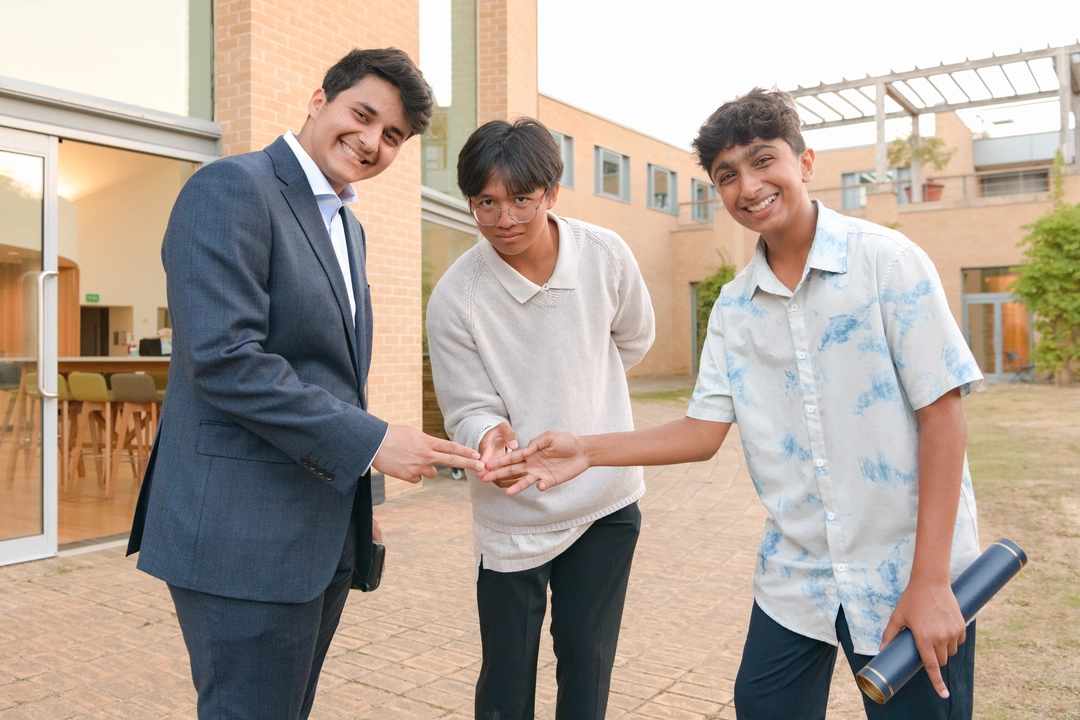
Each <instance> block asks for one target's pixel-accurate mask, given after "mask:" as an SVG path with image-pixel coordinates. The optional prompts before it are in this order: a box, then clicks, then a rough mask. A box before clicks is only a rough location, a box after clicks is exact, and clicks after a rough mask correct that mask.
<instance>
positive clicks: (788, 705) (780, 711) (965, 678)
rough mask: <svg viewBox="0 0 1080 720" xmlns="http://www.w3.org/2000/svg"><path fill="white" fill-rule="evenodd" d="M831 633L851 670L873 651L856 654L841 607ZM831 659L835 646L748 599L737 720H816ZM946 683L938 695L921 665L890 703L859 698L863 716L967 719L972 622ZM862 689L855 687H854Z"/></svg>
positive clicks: (946, 670) (945, 673) (944, 672)
mask: <svg viewBox="0 0 1080 720" xmlns="http://www.w3.org/2000/svg"><path fill="white" fill-rule="evenodd" d="M836 635H837V639H838V640H840V645H841V646H842V647H843V648H844V654H845V655H846V656H847V660H848V665H850V666H851V672H852V673H853V674H854V673H857V672H859V670H861V669H862V666H863V665H865V664H866V663H868V662H870V660H871V659H872V657H873V656H872V655H856V654H855V651H854V648H853V647H852V643H851V634H850V632H849V631H848V626H847V622H846V621H845V620H844V610H843V608H841V609H840V612H839V614H838V615H837V617H836ZM835 664H836V646H835V645H830V644H829V643H827V642H821V641H819V640H813V639H811V638H808V637H806V636H804V635H799V634H798V633H795V632H792V631H791V630H788V629H787V628H785V627H783V626H781V625H780V624H779V623H777V622H776V621H775V620H773V619H772V618H770V617H769V616H768V615H766V614H765V612H764V611H763V610H762V609H761V608H759V607H758V604H757V603H754V609H753V611H752V612H751V614H750V630H749V631H748V633H747V635H746V646H745V647H744V648H743V657H742V664H741V665H740V666H739V674H738V676H737V677H736V679H735V713H736V716H737V717H738V718H739V719H740V720H775V719H779V718H783V719H784V720H819V719H820V718H824V717H825V709H826V707H827V706H828V703H829V684H830V683H831V681H832V676H833V667H834V665H835ZM941 677H942V679H943V680H945V685H946V687H948V688H949V698H948V699H947V700H943V699H942V698H941V697H940V696H938V694H937V691H936V690H934V686H933V684H932V683H931V682H930V677H929V676H928V675H927V674H926V670H919V672H918V673H917V674H916V675H915V677H913V678H912V679H911V680H910V681H909V682H908V684H907V685H905V686H904V687H903V688H901V689H900V690H899V691H897V693H896V695H895V696H893V698H892V699H891V700H889V702H887V703H886V704H884V705H878V704H877V703H875V702H874V701H873V700H871V699H870V698H868V697H866V696H865V695H864V696H863V706H864V707H865V708H866V717H868V718H870V720H968V719H969V718H970V717H971V702H972V686H973V683H974V677H975V623H974V622H972V623H971V624H970V625H968V628H967V639H966V640H965V641H964V644H963V645H961V646H960V647H959V649H958V650H957V652H956V655H954V656H952V657H951V658H949V662H948V663H947V664H946V665H945V667H943V668H941ZM860 694H861V693H860Z"/></svg>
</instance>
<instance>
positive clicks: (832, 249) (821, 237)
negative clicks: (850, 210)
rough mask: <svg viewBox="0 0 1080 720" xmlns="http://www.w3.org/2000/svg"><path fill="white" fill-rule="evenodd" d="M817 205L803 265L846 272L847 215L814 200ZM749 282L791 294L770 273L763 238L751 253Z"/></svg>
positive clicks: (766, 290) (815, 268) (784, 293)
mask: <svg viewBox="0 0 1080 720" xmlns="http://www.w3.org/2000/svg"><path fill="white" fill-rule="evenodd" d="M814 203H815V204H816V205H817V228H816V229H815V231H814V242H813V244H812V245H811V246H810V254H809V255H807V257H806V267H807V268H810V269H814V270H822V271H825V272H833V273H846V272H847V250H848V219H847V217H846V216H844V215H841V214H840V213H838V212H836V211H834V210H830V209H829V208H827V207H825V206H824V205H822V204H821V201H820V200H814ZM753 263H754V268H753V278H752V280H753V285H754V287H755V288H761V289H762V290H764V291H765V292H768V293H772V294H774V295H785V296H789V295H791V291H790V290H789V289H788V288H787V287H785V286H784V284H783V283H781V282H780V281H779V280H778V279H777V278H776V275H774V274H773V272H772V269H771V268H770V267H769V261H768V258H767V257H766V255H765V240H764V238H760V237H759V238H758V241H757V250H756V251H755V253H754V260H753Z"/></svg>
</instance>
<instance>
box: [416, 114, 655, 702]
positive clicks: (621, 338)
mask: <svg viewBox="0 0 1080 720" xmlns="http://www.w3.org/2000/svg"><path fill="white" fill-rule="evenodd" d="M457 169H458V185H459V187H460V188H461V192H462V194H463V195H464V196H465V197H466V198H468V200H469V206H470V209H471V211H472V214H473V216H474V218H475V219H476V222H477V225H478V226H479V229H480V232H481V234H482V235H483V236H484V240H482V241H481V242H480V243H478V244H477V245H476V246H474V247H473V248H471V249H470V250H468V251H467V252H466V253H465V254H464V255H462V257H460V258H459V259H458V260H457V261H456V262H455V263H454V265H453V266H451V268H450V269H449V270H448V271H447V272H446V274H445V275H444V276H443V277H442V278H441V279H440V280H439V283H438V284H437V285H436V287H435V289H434V290H433V291H432V293H431V299H430V301H429V303H428V311H427V337H428V348H429V352H430V357H431V370H432V376H433V379H434V383H435V390H436V393H437V395H438V399H439V405H440V407H441V408H442V411H443V415H444V418H445V422H446V429H447V433H448V434H449V436H450V437H451V438H452V439H453V440H455V441H456V442H458V443H460V444H461V445H464V446H467V447H470V448H476V449H478V451H479V452H480V454H481V457H480V462H481V463H482V464H483V463H486V462H489V461H490V460H491V459H492V458H494V457H498V456H499V455H502V454H504V453H505V452H507V451H508V450H510V449H513V448H515V447H517V443H516V437H517V435H518V434H520V435H521V436H522V437H525V438H533V437H536V436H537V435H539V434H540V433H541V432H543V431H544V430H547V429H549V428H552V427H554V428H560V429H565V430H569V431H572V432H577V433H583V434H588V433H604V432H616V431H627V430H632V429H633V426H634V425H633V418H632V415H631V409H630V397H629V392H628V389H627V383H626V371H627V369H629V368H630V367H632V366H634V365H635V364H637V362H638V361H640V360H641V358H642V357H643V356H644V355H645V352H646V351H647V350H648V349H649V347H650V345H651V344H652V341H653V337H654V320H653V311H652V305H651V303H650V301H649V293H648V291H647V290H646V288H645V282H644V280H643V279H642V277H641V273H640V271H639V270H638V266H637V263H636V262H635V260H634V256H633V255H632V253H631V252H630V249H629V248H628V247H627V246H626V243H624V242H623V240H622V239H621V238H620V237H619V236H618V235H616V234H615V233H613V232H611V231H610V230H605V229H604V228H600V227H596V226H594V225H589V224H587V223H583V222H580V221H577V220H571V219H568V218H563V217H558V216H556V215H555V214H553V213H552V212H551V209H552V207H553V206H554V205H555V201H556V199H557V198H558V194H559V179H560V177H561V176H562V171H563V163H562V158H561V154H560V152H559V148H558V146H557V145H556V144H555V141H554V139H553V138H552V135H551V133H550V132H549V131H548V129H547V128H545V127H544V126H543V125H541V124H540V123H539V122H537V121H535V120H531V119H520V120H517V121H515V122H513V123H509V122H505V121H501V120H497V121H493V122H490V123H487V124H485V125H484V126H482V127H480V128H479V129H478V130H476V132H474V133H473V134H472V136H471V137H470V138H469V139H468V141H467V142H466V143H465V145H464V147H463V148H462V149H461V153H460V155H459V158H458V168H457ZM585 475H586V477H584V478H582V482H579V483H574V484H571V485H566V486H562V487H560V488H557V489H556V490H555V491H552V492H547V493H540V492H537V491H535V490H533V491H530V492H525V493H522V494H519V495H516V496H514V497H509V496H507V495H506V494H505V493H504V492H502V491H501V490H500V489H499V488H497V487H495V486H493V485H490V484H485V483H483V482H480V480H479V479H478V478H477V476H476V474H475V473H474V472H471V471H469V472H468V476H469V490H470V495H471V499H472V507H473V539H474V547H475V552H476V564H477V584H476V599H477V608H478V611H479V619H480V636H481V643H482V646H483V662H482V666H481V670H480V676H479V679H478V681H477V685H476V699H475V712H476V717H477V718H481V719H484V720H511V719H512V720H524V719H527V718H532V717H533V706H534V697H535V689H536V664H537V656H538V652H539V646H540V634H541V627H542V624H543V620H544V614H545V611H546V608H547V591H548V588H549V586H550V589H551V634H552V637H553V641H554V650H555V655H556V657H557V659H558V664H557V667H556V678H557V682H558V697H557V700H556V717H557V718H559V720H571V719H573V718H580V719H581V720H595V719H596V718H602V717H604V714H605V712H606V707H607V699H608V688H609V684H610V680H611V670H612V666H613V664H614V661H615V650H616V645H617V642H618V635H619V625H620V622H621V619H622V610H623V601H624V599H625V596H626V587H627V580H628V578H629V574H630V565H631V561H632V559H633V555H634V547H635V545H636V543H637V538H638V533H639V530H640V527H641V513H640V511H639V510H638V507H637V500H638V498H640V497H641V495H642V493H644V491H645V485H644V481H643V472H642V468H640V467H630V468H616V467H598V468H593V469H591V470H589V471H588V472H586V473H585Z"/></svg>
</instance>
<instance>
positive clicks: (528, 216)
mask: <svg viewBox="0 0 1080 720" xmlns="http://www.w3.org/2000/svg"><path fill="white" fill-rule="evenodd" d="M545 198H547V193H544V197H542V198H540V202H538V203H536V204H535V205H533V204H532V201H531V200H527V201H525V202H516V203H514V204H513V205H511V206H510V207H508V208H506V214H507V216H508V217H509V218H510V219H511V220H513V221H514V222H515V223H518V224H519V225H525V224H526V223H531V222H532V221H533V220H535V219H536V215H537V213H539V212H540V206H541V205H543V204H544V199H545ZM469 205H472V203H471V202H470V203H469ZM502 214H503V208H501V207H499V206H497V205H481V206H479V207H474V208H472V216H473V218H475V219H476V222H477V224H478V225H483V226H484V227H491V226H492V225H498V223H499V219H500V218H502Z"/></svg>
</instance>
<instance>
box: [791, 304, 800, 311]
mask: <svg viewBox="0 0 1080 720" xmlns="http://www.w3.org/2000/svg"><path fill="white" fill-rule="evenodd" d="M791 312H799V306H798V305H792V306H791Z"/></svg>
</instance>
